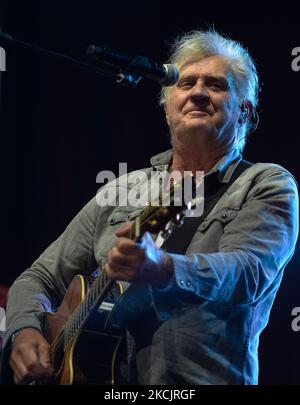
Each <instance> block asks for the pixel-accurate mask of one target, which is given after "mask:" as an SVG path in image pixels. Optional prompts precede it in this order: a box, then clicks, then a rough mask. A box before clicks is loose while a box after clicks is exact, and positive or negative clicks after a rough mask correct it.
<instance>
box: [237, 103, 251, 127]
mask: <svg viewBox="0 0 300 405" xmlns="http://www.w3.org/2000/svg"><path fill="white" fill-rule="evenodd" d="M240 108H241V112H240V116H239V119H238V122H239V124H240V125H243V124H245V122H246V121H248V119H249V118H251V117H252V115H253V111H254V108H253V105H252V103H251V102H250V101H244V102H243V103H242V105H241V107H240Z"/></svg>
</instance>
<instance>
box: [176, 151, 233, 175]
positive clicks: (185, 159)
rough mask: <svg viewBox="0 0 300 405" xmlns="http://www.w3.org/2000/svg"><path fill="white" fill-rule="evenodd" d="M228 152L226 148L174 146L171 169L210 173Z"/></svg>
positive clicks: (181, 171)
mask: <svg viewBox="0 0 300 405" xmlns="http://www.w3.org/2000/svg"><path fill="white" fill-rule="evenodd" d="M227 153H228V151H224V150H212V151H203V150H197V149H195V150H192V149H191V148H188V149H184V148H181V149H180V150H178V149H177V148H174V151H173V160H172V167H171V170H172V171H175V170H177V171H179V172H180V173H183V172H184V171H192V172H193V173H195V172H196V171H203V172H204V173H208V172H209V171H210V170H211V169H212V168H213V167H214V166H215V165H216V164H217V163H218V162H219V161H220V160H221V159H222V157H223V156H225V155H226V154H227Z"/></svg>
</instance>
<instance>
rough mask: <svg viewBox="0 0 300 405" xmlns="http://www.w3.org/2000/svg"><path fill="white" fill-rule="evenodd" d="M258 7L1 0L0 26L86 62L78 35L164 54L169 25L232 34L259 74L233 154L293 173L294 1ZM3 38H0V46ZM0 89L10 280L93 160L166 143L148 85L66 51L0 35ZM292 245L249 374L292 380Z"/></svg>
mask: <svg viewBox="0 0 300 405" xmlns="http://www.w3.org/2000/svg"><path fill="white" fill-rule="evenodd" d="M268 7H269V8H267V9H264V11H262V9H261V8H260V7H259V6H258V5H254V4H253V3H250V2H240V3H237V4H234V3H226V4H224V3H220V4H215V5H214V6H208V5H205V4H201V2H181V4H179V3H178V5H177V4H176V3H174V2H170V1H166V2H157V3H155V2H149V1H148V2H142V1H141V2H121V1H115V2H111V4H108V2H100V1H88V0H87V1H85V2H83V1H78V2H75V3H74V2H71V1H63V2H62V1H57V0H52V1H43V2H42V1H26V2H25V1H21V0H20V1H9V3H7V4H6V5H5V4H3V3H1V5H0V26H1V27H2V30H3V31H5V32H9V33H11V34H12V35H13V36H15V37H16V38H19V39H22V40H24V41H28V42H32V43H35V44H36V45H39V46H44V47H47V48H50V49H52V50H55V51H58V52H64V53H66V54H68V55H70V56H73V57H75V58H80V59H82V60H85V61H87V59H86V58H85V48H86V46H87V45H88V44H90V43H95V44H100V45H101V44H106V45H108V46H111V47H113V48H116V49H119V50H122V51H125V52H128V53H133V54H142V55H146V56H149V57H151V58H152V59H154V60H156V61H164V60H166V58H167V43H168V41H171V40H172V39H173V38H174V37H175V36H177V35H178V34H179V33H181V32H185V31H189V30H191V29H196V28H197V27H200V28H206V27H207V26H211V25H214V26H215V28H216V29H217V30H219V31H221V32H223V33H224V34H226V35H228V36H230V37H232V38H234V39H237V40H240V41H242V42H243V43H244V44H246V45H247V46H248V48H249V49H250V50H251V51H252V54H253V55H254V57H255V60H256V61H257V64H258V69H259V73H260V77H261V83H262V93H261V101H260V109H259V113H260V118H261V120H260V124H259V128H258V129H257V131H256V132H255V133H254V134H252V135H251V138H250V141H249V143H248V146H247V148H246V151H245V158H246V159H248V160H251V161H253V162H260V161H262V162H276V163H279V164H281V165H283V166H284V167H286V168H287V169H288V170H290V171H291V172H292V173H293V174H294V175H295V177H296V179H297V180H298V181H299V179H300V166H299V148H298V147H297V145H298V137H299V129H298V127H299V115H300V109H299V92H300V71H299V72H294V71H293V70H292V67H291V63H292V59H293V57H292V55H291V52H292V49H293V48H294V47H297V46H300V36H299V22H298V21H297V15H298V13H297V11H296V7H293V5H292V4H288V3H287V2H285V3H284V6H283V5H282V4H280V5H278V6H275V5H274V4H273V5H272V6H268ZM3 47H4V46H3ZM5 50H6V58H7V71H6V72H4V73H2V89H1V126H0V134H1V138H0V139H1V163H2V170H1V174H2V176H1V178H2V183H1V186H2V193H1V202H2V204H3V208H2V218H1V234H2V236H3V242H2V245H1V246H2V247H3V250H2V254H1V262H2V263H1V267H0V268H1V270H0V272H1V274H0V284H2V285H10V284H11V283H12V282H13V280H14V279H15V278H16V277H17V276H18V275H19V274H20V273H21V272H22V271H23V270H24V269H25V268H26V267H28V266H29V265H30V264H31V262H32V261H33V260H34V259H35V258H36V257H37V256H38V255H39V254H40V253H41V251H42V250H43V249H44V248H45V247H46V246H47V245H48V244H49V243H50V242H51V241H53V240H54V239H55V238H57V237H58V235H59V234H60V233H61V232H62V231H63V230H64V228H65V227H66V225H67V224H68V222H69V221H70V220H71V219H72V218H73V216H74V215H75V214H76V213H77V212H78V211H79V210H80V208H81V207H82V206H83V205H84V204H85V203H86V202H87V201H88V200H89V199H90V198H92V197H93V195H94V194H95V193H96V190H97V188H98V187H97V184H96V181H95V179H96V174H97V173H98V172H99V171H100V170H104V169H107V170H113V171H114V172H117V171H118V164H119V162H128V168H129V169H130V170H132V169H137V168H140V167H145V166H148V162H149V159H150V157H151V156H152V155H153V154H156V153H158V152H161V151H162V150H165V149H168V148H169V144H168V131H167V127H166V125H165V123H164V117H163V113H162V111H161V109H160V108H159V107H158V102H157V99H158V97H157V95H158V92H159V86H158V85H157V84H156V83H154V82H150V81H144V82H143V83H142V84H141V86H140V87H139V88H137V89H134V90H132V89H126V88H123V87H119V86H118V85H116V84H114V83H112V82H110V81H109V80H107V79H104V78H102V77H100V76H98V75H96V74H93V73H90V72H87V71H84V70H82V69H81V68H79V67H76V66H74V65H71V64H69V63H66V62H61V61H57V60H55V59H52V58H49V57H45V56H42V55H39V54H37V53H35V52H32V51H29V50H24V49H18V50H17V49H13V48H9V47H7V46H5ZM299 267H300V249H299V247H298V249H297V251H296V254H295V256H294V258H293V259H292V261H291V262H290V264H289V265H288V267H287V269H286V275H285V277H284V280H283V283H282V287H281V289H280V291H279V293H278V296H277V300H276V302H275V304H274V307H273V310H272V314H271V319H270V323H269V325H268V327H267V328H266V330H265V331H264V333H263V335H262V337H261V344H260V363H261V367H260V383H261V384H299V383H300V344H299V338H300V331H299V332H298V333H296V332H294V331H293V330H292V328H291V322H292V319H293V317H292V316H291V311H292V308H294V307H297V306H300V295H299V293H298V291H299V282H300V273H299V270H300V269H299Z"/></svg>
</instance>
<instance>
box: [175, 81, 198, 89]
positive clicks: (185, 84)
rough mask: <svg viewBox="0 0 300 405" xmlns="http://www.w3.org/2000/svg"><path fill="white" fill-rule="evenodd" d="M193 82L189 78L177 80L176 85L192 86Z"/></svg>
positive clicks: (182, 86)
mask: <svg viewBox="0 0 300 405" xmlns="http://www.w3.org/2000/svg"><path fill="white" fill-rule="evenodd" d="M193 85H194V83H193V82H192V81H191V80H183V81H182V82H179V84H178V87H181V88H190V87H193Z"/></svg>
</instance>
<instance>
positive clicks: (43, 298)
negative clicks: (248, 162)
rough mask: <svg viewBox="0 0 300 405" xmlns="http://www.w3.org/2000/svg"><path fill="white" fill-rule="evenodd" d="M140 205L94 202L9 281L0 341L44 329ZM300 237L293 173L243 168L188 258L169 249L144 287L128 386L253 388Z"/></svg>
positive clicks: (162, 157) (165, 159) (222, 172)
mask: <svg viewBox="0 0 300 405" xmlns="http://www.w3.org/2000/svg"><path fill="white" fill-rule="evenodd" d="M171 158H172V151H167V152H164V153H162V154H159V155H157V156H155V157H153V158H152V159H151V164H152V166H151V167H150V168H147V169H143V170H144V172H145V173H146V174H147V176H148V178H150V173H151V171H153V170H154V171H157V172H160V171H161V170H163V169H164V168H165V167H166V165H168V164H169V163H170V161H171ZM240 159H241V157H240V156H239V155H238V154H237V153H236V152H232V153H230V154H228V155H226V156H225V157H224V158H223V159H221V161H220V162H218V164H217V165H216V166H215V167H214V168H213V169H212V170H211V171H210V173H208V174H207V175H206V176H212V175H215V176H217V178H218V181H220V182H228V181H229V180H230V178H231V175H232V174H233V172H234V170H235V168H236V166H237V164H238V163H239V161H240ZM117 183H118V186H121V188H122V187H123V188H124V189H131V190H132V189H133V188H134V186H132V185H130V183H128V182H127V178H126V176H123V177H122V178H119V179H118V181H115V182H111V183H109V184H108V185H106V186H105V187H104V188H103V189H102V190H101V192H103V193H105V192H107V191H108V190H112V189H114V188H116V185H117ZM119 190H120V188H118V191H119ZM141 211H142V209H141V208H137V207H132V206H128V205H127V206H119V207H111V206H105V207H100V206H99V205H98V204H97V199H96V198H93V199H92V200H91V201H90V202H89V203H88V204H87V205H86V206H85V207H84V208H83V209H82V210H81V211H80V212H79V213H78V215H77V216H76V217H75V218H74V219H73V221H71V223H70V224H69V225H68V227H67V228H66V230H65V231H64V233H63V234H62V235H61V236H60V237H59V238H58V239H57V240H56V241H55V242H53V243H52V244H51V245H50V246H49V247H48V248H47V249H46V250H45V251H44V252H43V253H42V255H41V256H40V257H39V258H38V259H37V260H36V261H35V262H34V263H33V264H32V266H31V267H30V268H29V269H27V270H26V271H25V272H23V273H22V274H21V275H20V276H19V277H18V279H17V280H16V281H15V283H14V284H13V286H12V287H11V289H10V291H9V299H8V306H7V326H8V330H7V333H6V335H5V338H4V344H7V343H8V342H9V340H10V337H11V335H12V334H13V333H14V332H15V331H17V330H19V329H21V328H24V327H33V328H36V329H38V330H40V331H42V322H41V319H42V315H43V313H44V311H46V310H51V309H53V308H55V307H57V306H58V305H59V304H60V302H61V300H62V298H63V296H64V294H65V292H66V289H67V287H68V285H69V284H70V282H71V280H72V278H73V277H74V276H75V275H76V274H85V275H90V274H91V273H92V272H93V271H94V270H95V268H97V267H98V266H99V267H100V268H101V267H103V265H104V263H105V261H106V257H107V252H108V251H109V250H110V249H111V248H112V247H113V245H114V244H115V242H116V236H115V232H116V230H117V229H118V228H119V227H120V226H121V225H122V223H123V222H125V221H128V220H131V219H133V218H135V217H136V216H137V215H139V214H140V212H141ZM297 236H298V192H297V186H296V182H295V180H294V178H293V176H292V175H291V174H290V173H289V172H288V171H287V170H285V169H284V168H282V167H281V166H279V165H276V164H272V163H256V164H254V165H253V166H251V167H250V168H248V169H247V170H245V171H244V172H243V173H242V174H241V176H240V177H239V178H238V179H237V180H236V181H235V182H234V183H233V184H232V185H231V186H230V187H229V188H228V189H227V191H226V192H225V194H224V195H223V196H222V197H221V198H220V200H219V201H218V202H217V204H216V205H215V207H214V208H213V210H212V211H211V212H210V213H209V215H208V217H207V218H206V219H205V220H204V221H203V222H202V223H201V225H200V226H199V228H198V229H197V231H196V233H195V234H194V236H193V238H192V240H191V243H190V245H189V246H188V249H187V252H186V254H185V255H178V254H171V256H172V259H173V263H174V276H173V278H172V280H170V283H169V285H168V286H167V287H166V288H163V289H159V288H157V287H154V286H151V285H148V286H147V294H149V311H148V312H147V313H146V314H145V316H143V318H142V319H141V320H140V321H139V322H137V324H136V325H135V326H134V327H133V328H132V329H131V330H130V336H131V338H132V339H133V340H134V344H135V356H134V358H132V359H131V365H133V367H134V371H135V373H134V374H135V377H134V378H135V379H133V377H132V376H131V380H129V382H137V383H139V384H257V381H258V345H259V336H260V333H261V332H262V330H263V329H264V328H265V326H266V325H267V322H268V319H269V315H270V310H271V307H272V304H273V301H274V298H275V295H276V292H277V290H278V288H279V285H280V282H281V279H282V275H283V270H284V268H285V266H286V264H287V263H288V261H289V260H290V259H291V257H292V255H293V252H294V248H295V244H296V239H297ZM124 285H125V286H126V283H124ZM7 346H8V344H7Z"/></svg>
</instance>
